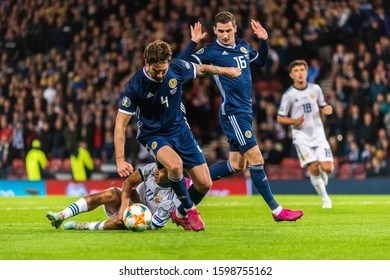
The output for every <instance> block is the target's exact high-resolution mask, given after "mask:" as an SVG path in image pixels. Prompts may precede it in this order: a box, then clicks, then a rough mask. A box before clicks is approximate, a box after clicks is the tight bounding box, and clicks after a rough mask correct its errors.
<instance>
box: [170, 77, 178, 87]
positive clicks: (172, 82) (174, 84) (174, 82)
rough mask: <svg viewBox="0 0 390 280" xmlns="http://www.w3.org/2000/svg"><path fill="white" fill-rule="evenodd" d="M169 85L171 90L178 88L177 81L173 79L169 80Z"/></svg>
mask: <svg viewBox="0 0 390 280" xmlns="http://www.w3.org/2000/svg"><path fill="white" fill-rule="evenodd" d="M168 84H169V87H170V88H174V87H176V86H177V80H176V79H175V78H172V79H170V80H169V83H168Z"/></svg>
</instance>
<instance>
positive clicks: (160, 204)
mask: <svg viewBox="0 0 390 280" xmlns="http://www.w3.org/2000/svg"><path fill="white" fill-rule="evenodd" d="M155 168H156V164H155V163H150V164H147V165H145V166H144V167H142V168H140V169H139V171H140V173H141V176H142V178H143V182H142V183H141V184H139V185H138V186H137V188H136V190H137V192H138V194H139V196H140V199H141V203H143V204H145V205H146V206H147V207H148V208H149V209H150V211H151V212H152V214H153V219H152V222H153V224H154V225H155V226H157V227H163V226H165V225H166V224H167V223H168V222H169V220H170V219H171V214H172V212H173V210H175V209H176V207H179V205H180V201H179V199H178V198H177V196H176V195H175V193H174V191H173V190H172V188H171V186H170V185H169V184H167V185H157V184H156V181H155V175H154V169H155Z"/></svg>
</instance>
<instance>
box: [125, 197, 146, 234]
mask: <svg viewBox="0 0 390 280" xmlns="http://www.w3.org/2000/svg"><path fill="white" fill-rule="evenodd" d="M151 222H152V212H150V210H149V208H148V207H147V206H145V205H143V204H141V203H135V204H132V205H130V206H129V207H127V208H126V210H125V212H124V213H123V223H124V224H125V226H126V227H127V228H128V229H130V230H132V231H144V230H147V229H148V228H149V226H150V223H151Z"/></svg>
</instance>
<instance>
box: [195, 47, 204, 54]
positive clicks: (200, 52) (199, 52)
mask: <svg viewBox="0 0 390 280" xmlns="http://www.w3.org/2000/svg"><path fill="white" fill-rule="evenodd" d="M202 53H204V48H201V49H200V50H199V51H197V52H196V54H202Z"/></svg>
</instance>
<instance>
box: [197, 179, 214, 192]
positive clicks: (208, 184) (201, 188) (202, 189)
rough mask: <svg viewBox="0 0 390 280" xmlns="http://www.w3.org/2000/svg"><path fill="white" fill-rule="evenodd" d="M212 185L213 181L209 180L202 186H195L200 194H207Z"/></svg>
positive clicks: (201, 184) (202, 183)
mask: <svg viewBox="0 0 390 280" xmlns="http://www.w3.org/2000/svg"><path fill="white" fill-rule="evenodd" d="M212 184H213V182H212V181H211V180H207V181H204V182H201V183H200V184H198V185H197V186H195V188H196V190H197V191H198V192H200V193H204V194H206V193H207V192H208V191H209V190H210V189H211V186H212Z"/></svg>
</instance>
